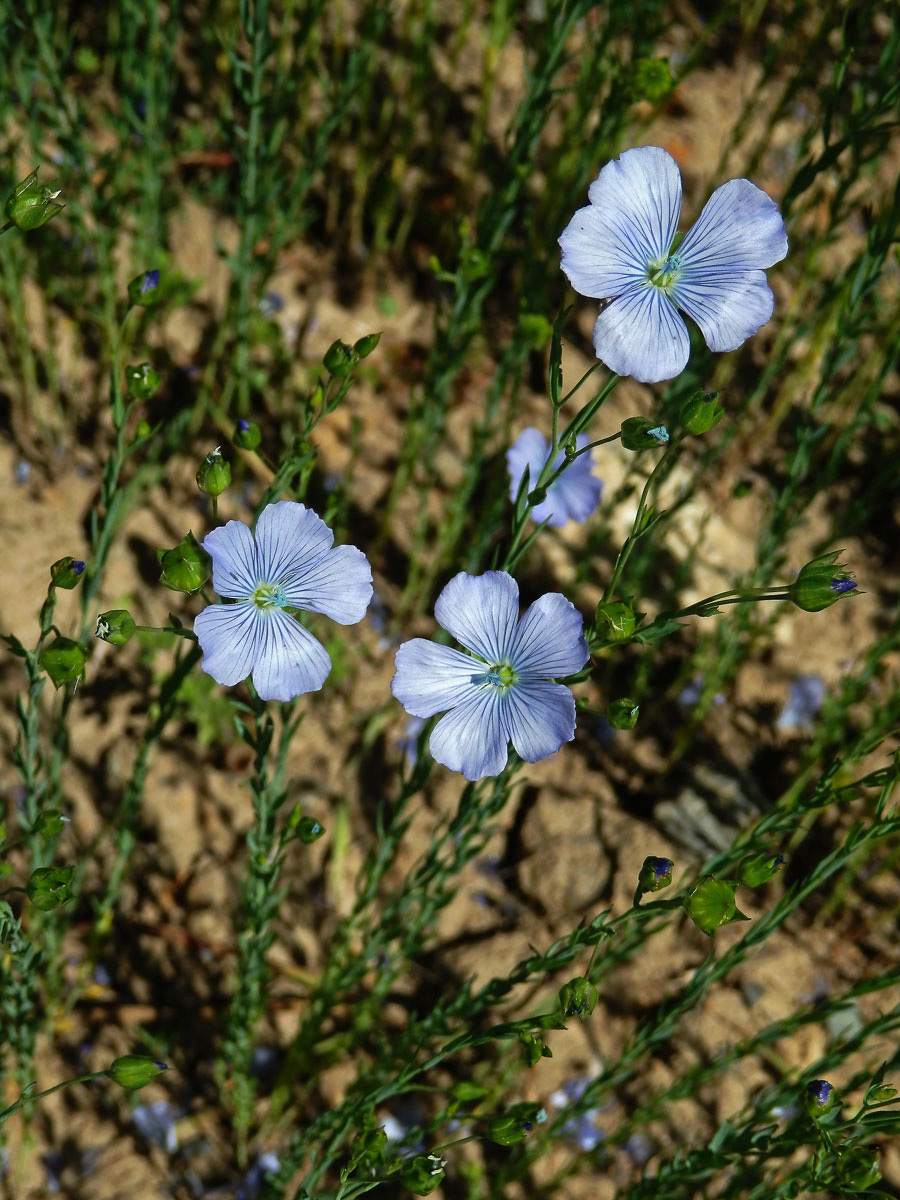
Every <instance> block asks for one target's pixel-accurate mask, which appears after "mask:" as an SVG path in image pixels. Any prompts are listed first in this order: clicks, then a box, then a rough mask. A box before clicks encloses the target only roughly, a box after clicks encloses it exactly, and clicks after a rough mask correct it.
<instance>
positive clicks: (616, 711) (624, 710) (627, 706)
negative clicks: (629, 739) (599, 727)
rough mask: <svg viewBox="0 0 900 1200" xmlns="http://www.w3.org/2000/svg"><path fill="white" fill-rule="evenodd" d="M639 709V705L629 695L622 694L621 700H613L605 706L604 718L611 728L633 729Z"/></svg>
mask: <svg viewBox="0 0 900 1200" xmlns="http://www.w3.org/2000/svg"><path fill="white" fill-rule="evenodd" d="M640 711H641V709H640V705H638V704H637V703H636V702H635V701H634V700H632V699H631V697H630V696H623V697H622V699H621V700H613V702H612V704H610V706H609V708H607V710H606V719H607V721H609V723H610V725H612V727H613V729H634V727H635V725H637V719H638V714H639V713H640Z"/></svg>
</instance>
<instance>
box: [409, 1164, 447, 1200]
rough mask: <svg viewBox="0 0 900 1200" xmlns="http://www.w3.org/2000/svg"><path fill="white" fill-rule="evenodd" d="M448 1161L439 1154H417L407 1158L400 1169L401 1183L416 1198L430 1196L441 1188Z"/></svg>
mask: <svg viewBox="0 0 900 1200" xmlns="http://www.w3.org/2000/svg"><path fill="white" fill-rule="evenodd" d="M446 1166H447V1160H446V1159H445V1158H441V1157H440V1156H439V1155H437V1154H417V1155H416V1156H415V1158H407V1159H406V1160H405V1161H404V1163H403V1166H402V1167H401V1169H400V1182H401V1184H402V1185H403V1186H404V1187H405V1188H409V1190H410V1191H411V1192H413V1193H414V1194H415V1195H416V1196H430V1195H431V1193H432V1192H433V1191H434V1189H435V1188H436V1187H440V1185H441V1180H442V1179H443V1178H444V1175H445V1173H446V1172H445V1167H446Z"/></svg>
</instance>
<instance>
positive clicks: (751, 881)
mask: <svg viewBox="0 0 900 1200" xmlns="http://www.w3.org/2000/svg"><path fill="white" fill-rule="evenodd" d="M784 863H785V858H784V855H783V854H748V855H747V857H746V858H742V859H741V861H740V864H739V866H738V882H739V883H742V884H743V885H744V887H754V888H755V887H761V886H762V885H763V884H764V883H768V881H769V880H770V879H771V878H772V877H773V876H774V875H777V874H778V872H779V871H780V870H781V868H782V867H783V866H784Z"/></svg>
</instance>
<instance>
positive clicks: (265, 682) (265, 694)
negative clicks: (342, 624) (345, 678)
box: [253, 501, 331, 700]
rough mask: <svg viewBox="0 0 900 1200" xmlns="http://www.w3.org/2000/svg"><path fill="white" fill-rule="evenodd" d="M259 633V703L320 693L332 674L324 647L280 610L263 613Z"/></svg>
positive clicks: (255, 679)
mask: <svg viewBox="0 0 900 1200" xmlns="http://www.w3.org/2000/svg"><path fill="white" fill-rule="evenodd" d="M285 503H290V501H285ZM259 629H260V636H259V642H258V645H257V655H256V662H255V663H254V664H253V686H254V687H255V688H256V690H257V692H258V693H259V696H260V699H261V700H293V698H294V697H295V696H299V695H301V694H302V693H303V692H317V691H318V690H319V688H320V687H321V686H322V684H323V683H324V682H325V680H326V679H327V678H328V672H329V671H330V670H331V659H330V658H329V656H328V651H327V650H326V649H325V647H324V646H323V645H321V644H320V643H319V642H317V641H316V639H315V638H314V637H313V635H312V634H311V633H310V632H309V630H308V629H304V628H303V626H302V625H301V624H300V623H299V621H296V620H295V619H294V618H293V617H291V616H289V615H288V614H287V613H286V612H284V611H283V610H282V609H280V608H267V609H265V610H263V612H262V620H261V621H260V623H259Z"/></svg>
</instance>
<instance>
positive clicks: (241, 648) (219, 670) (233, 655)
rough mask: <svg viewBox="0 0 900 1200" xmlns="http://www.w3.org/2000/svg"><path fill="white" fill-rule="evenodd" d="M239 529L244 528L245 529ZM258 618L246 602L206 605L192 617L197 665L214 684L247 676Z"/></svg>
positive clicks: (253, 654)
mask: <svg viewBox="0 0 900 1200" xmlns="http://www.w3.org/2000/svg"><path fill="white" fill-rule="evenodd" d="M228 524H229V525H239V524H240V522H239V521H229V522H228ZM226 528H227V526H226ZM243 528H244V529H247V526H246V525H244V526H243ZM213 532H219V531H218V530H214V531H213ZM247 532H248V533H249V532H250V530H249V529H247ZM211 536H212V534H210V537H211ZM208 540H209V538H207V541H208ZM216 590H217V591H218V588H217V589H216ZM259 618H260V610H259V609H258V608H257V607H256V605H255V604H251V603H249V602H247V601H245V602H244V603H242V604H210V605H208V606H207V607H206V608H204V610H203V612H201V613H199V614H198V615H197V616H196V617H195V618H194V633H196V635H197V640H198V642H199V643H200V649H201V650H202V651H203V661H202V662H201V663H200V666H201V668H202V669H203V670H204V671H205V672H206V673H207V675H212V677H213V679H215V681H216V683H221V684H222V685H223V686H224V687H234V685H235V684H236V683H240V682H241V680H242V679H246V678H247V676H248V675H249V674H250V672H251V670H252V669H253V664H254V663H255V662H256V657H257V654H258V648H259V640H260V629H259V624H260V620H259Z"/></svg>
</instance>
